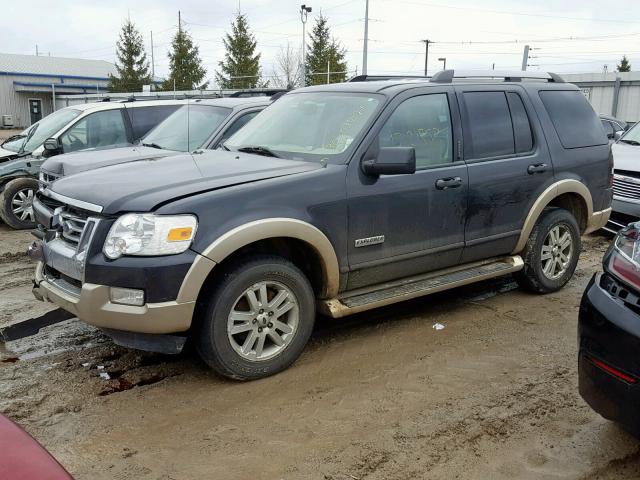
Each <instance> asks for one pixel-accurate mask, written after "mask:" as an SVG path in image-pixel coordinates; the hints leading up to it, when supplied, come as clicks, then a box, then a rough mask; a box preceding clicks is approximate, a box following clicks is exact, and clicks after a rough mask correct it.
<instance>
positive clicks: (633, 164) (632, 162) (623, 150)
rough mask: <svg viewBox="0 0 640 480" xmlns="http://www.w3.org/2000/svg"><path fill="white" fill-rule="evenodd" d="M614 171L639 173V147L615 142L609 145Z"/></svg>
mask: <svg viewBox="0 0 640 480" xmlns="http://www.w3.org/2000/svg"><path fill="white" fill-rule="evenodd" d="M611 152H612V153H613V168H614V170H628V171H630V172H640V146H638V145H629V144H628V143H623V142H617V143H614V144H613V145H611Z"/></svg>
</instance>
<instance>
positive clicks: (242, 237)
mask: <svg viewBox="0 0 640 480" xmlns="http://www.w3.org/2000/svg"><path fill="white" fill-rule="evenodd" d="M499 75H500V73H499V72H489V73H487V74H485V75H482V74H477V73H476V74H472V75H471V76H470V77H468V78H462V79H456V78H455V76H454V72H452V71H444V72H441V73H439V74H437V75H435V76H434V77H433V78H432V79H431V81H424V80H422V81H415V80H414V81H407V80H399V81H396V80H392V81H381V82H353V83H344V84H333V85H322V86H316V87H310V88H303V89H299V90H295V91H293V92H290V93H288V94H286V95H284V96H283V97H281V98H280V99H279V100H278V101H277V102H275V103H274V104H273V105H271V106H269V107H268V108H266V109H265V110H264V111H262V112H261V113H260V114H259V115H258V116H257V117H256V118H255V119H254V120H252V121H251V122H250V123H249V124H247V125H246V126H245V127H244V128H242V129H241V130H239V131H238V132H237V133H236V134H235V135H234V136H233V137H231V138H230V139H229V140H227V141H226V142H225V143H224V146H225V148H226V150H228V151H223V150H215V151H205V152H202V153H201V154H199V155H175V156H171V157H165V158H161V159H158V160H154V161H150V162H134V163H132V164H126V165H113V166H109V167H104V168H101V169H98V170H94V171H90V172H82V173H78V174H76V175H73V176H70V177H67V178H61V179H60V180H57V181H56V182H54V183H53V184H52V185H51V186H50V187H49V188H47V189H44V190H43V191H41V192H39V193H38V196H37V200H36V202H35V204H34V208H35V211H36V216H37V218H38V220H39V223H41V224H42V225H44V226H46V229H47V231H46V234H45V236H44V241H43V243H42V245H41V246H40V247H39V246H34V248H33V249H32V256H34V257H36V258H40V262H39V263H38V266H37V269H36V284H37V288H36V289H35V291H34V293H35V294H36V296H38V297H39V298H47V299H49V300H51V301H52V302H54V303H56V304H57V305H59V306H61V307H62V308H65V309H67V310H68V311H70V312H72V313H74V314H75V315H77V316H78V317H79V318H80V319H81V320H84V321H86V322H89V323H92V324H93V325H97V326H99V327H101V328H103V329H105V330H106V331H107V332H108V333H109V334H110V335H111V336H112V337H113V338H114V339H115V341H116V342H118V343H120V344H123V345H129V346H133V347H138V348H145V349H154V350H161V351H169V352H176V351H179V350H180V349H181V348H182V346H183V345H184V342H185V339H186V337H187V336H188V335H191V336H192V337H193V338H194V340H195V342H196V344H197V347H198V350H199V352H200V355H201V356H202V358H203V359H204V360H205V361H206V362H207V363H208V364H209V365H211V366H212V367H213V368H214V369H216V370H217V371H218V372H220V373H221V374H223V375H227V376H229V377H232V378H237V379H253V378H259V377H263V376H266V375H270V374H273V373H276V372H278V371H280V370H282V369H284V368H286V367H287V366H289V365H290V364H291V363H292V362H293V361H294V360H295V359H296V358H297V357H298V356H299V355H300V354H301V352H302V350H303V349H304V346H305V344H306V343H307V341H308V339H309V336H310V335H311V331H312V329H313V323H314V321H315V317H316V311H320V312H322V313H325V314H327V315H330V316H332V317H334V318H339V317H343V316H345V315H350V314H352V313H356V312H362V311H365V310H369V309H372V308H376V307H379V306H382V305H389V304H392V303H396V302H400V301H402V300H407V299H410V298H414V297H418V296H421V295H426V294H429V293H433V292H437V291H441V290H446V289H450V288H454V287H456V286H459V285H464V284H467V283H471V282H476V281H480V280H483V279H487V278H492V277H496V276H500V275H506V274H511V273H513V274H515V275H516V279H517V280H518V282H519V283H520V285H522V286H523V287H524V288H527V289H529V290H531V291H534V292H539V293H546V292H553V291H556V290H558V289H560V288H562V286H563V285H564V284H565V283H566V282H567V281H568V280H569V279H570V278H571V276H572V275H573V272H574V269H575V267H576V264H577V262H578V257H579V255H580V235H581V234H582V233H585V232H591V231H593V230H595V229H598V228H600V227H602V226H603V225H604V223H605V222H606V221H607V219H608V217H609V213H610V205H611V184H610V182H611V175H612V165H611V160H610V155H609V152H610V149H609V145H608V142H607V138H606V136H605V134H604V131H603V130H602V125H601V124H600V120H599V119H598V117H597V115H596V114H595V112H594V111H593V109H592V108H591V106H590V105H589V103H588V102H587V100H586V99H585V98H584V95H582V93H581V92H580V91H579V90H578V88H577V87H575V86H574V85H569V84H566V83H564V82H563V81H562V79H560V78H559V77H558V76H556V75H553V74H536V73H533V72H531V73H530V72H527V73H524V72H517V73H510V74H507V73H505V74H504V76H500V78H495V77H497V76H499ZM477 76H480V77H483V78H480V79H478V78H475V77H477ZM486 76H488V77H490V78H492V79H493V80H491V79H487V78H485V77H486Z"/></svg>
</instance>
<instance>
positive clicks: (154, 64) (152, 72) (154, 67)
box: [151, 30, 156, 85]
mask: <svg viewBox="0 0 640 480" xmlns="http://www.w3.org/2000/svg"><path fill="white" fill-rule="evenodd" d="M155 78H156V63H155V61H154V60H153V30H151V85H153V80H154V79H155Z"/></svg>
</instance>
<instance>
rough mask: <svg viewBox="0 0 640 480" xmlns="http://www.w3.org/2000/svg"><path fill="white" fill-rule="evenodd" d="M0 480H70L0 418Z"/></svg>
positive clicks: (25, 436) (35, 445)
mask: <svg viewBox="0 0 640 480" xmlns="http://www.w3.org/2000/svg"><path fill="white" fill-rule="evenodd" d="M0 479H2V480H73V478H72V477H71V475H69V473H67V471H66V470H65V469H64V468H63V467H62V465H60V464H59V463H58V462H57V461H56V459H55V458H53V457H52V456H51V454H50V453H49V452H47V451H46V450H45V449H44V447H43V446H42V445H40V444H39V443H38V442H36V441H35V440H34V439H33V438H32V437H31V436H30V435H29V434H28V433H27V432H25V431H24V430H23V429H22V428H20V427H19V426H18V425H16V424H15V423H13V422H12V421H11V420H9V419H8V418H7V417H4V416H2V415H0Z"/></svg>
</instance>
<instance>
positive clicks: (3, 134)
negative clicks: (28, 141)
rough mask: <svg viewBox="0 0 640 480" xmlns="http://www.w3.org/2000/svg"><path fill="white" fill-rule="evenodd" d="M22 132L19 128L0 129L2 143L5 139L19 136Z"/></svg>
mask: <svg viewBox="0 0 640 480" xmlns="http://www.w3.org/2000/svg"><path fill="white" fill-rule="evenodd" d="M21 131H22V130H20V129H18V128H0V141H2V140H4V139H5V138H9V137H11V136H12V135H17V134H19V133H20V132H21Z"/></svg>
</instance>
